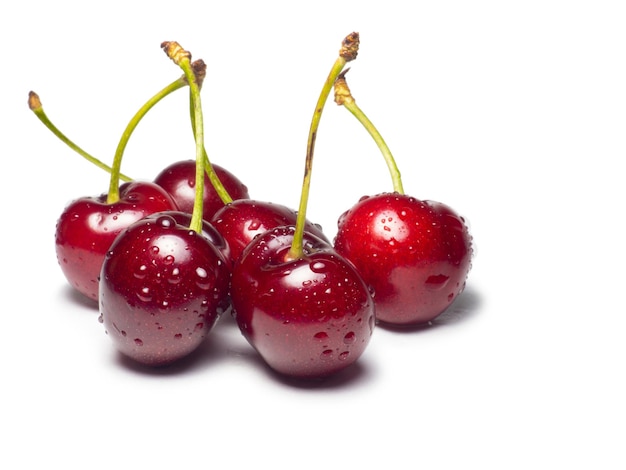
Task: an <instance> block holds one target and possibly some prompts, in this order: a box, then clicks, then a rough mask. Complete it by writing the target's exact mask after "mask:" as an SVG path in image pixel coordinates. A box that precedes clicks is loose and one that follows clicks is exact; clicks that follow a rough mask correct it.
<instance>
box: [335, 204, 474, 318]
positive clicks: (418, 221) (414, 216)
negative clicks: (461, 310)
mask: <svg viewBox="0 0 626 470" xmlns="http://www.w3.org/2000/svg"><path fill="white" fill-rule="evenodd" d="M334 243H335V249H336V250H337V251H338V252H339V253H340V254H342V255H343V256H345V257H346V258H347V259H349V260H350V261H351V262H352V263H353V264H354V265H355V266H356V268H357V270H358V271H359V273H361V276H363V279H364V280H365V282H367V283H368V284H369V285H370V286H371V287H372V288H373V290H374V294H375V301H376V317H377V319H378V320H379V321H380V322H383V323H388V324H393V325H416V324H422V323H426V322H429V321H431V320H433V319H434V318H435V317H437V316H438V315H439V314H441V313H442V312H443V311H444V310H446V309H447V308H448V306H450V304H451V303H452V301H453V300H454V299H455V298H456V297H457V296H458V295H459V294H460V293H461V292H462V291H463V288H464V286H465V281H466V278H467V275H468V273H469V270H470V265H471V256H472V239H471V237H470V234H469V232H468V229H467V226H466V224H465V221H464V220H463V218H462V217H460V216H459V215H457V214H456V213H455V212H454V211H453V210H452V209H450V208H449V207H448V206H446V205H444V204H441V203H438V202H433V201H420V200H417V199H415V198H413V197H410V196H407V195H400V194H397V193H383V194H379V195H376V196H372V197H365V198H363V199H361V201H359V202H358V203H357V204H356V205H355V206H354V207H352V208H351V209H350V210H349V211H347V212H346V213H344V214H343V215H342V216H341V218H340V219H339V223H338V232H337V235H336V237H335V242H334Z"/></svg>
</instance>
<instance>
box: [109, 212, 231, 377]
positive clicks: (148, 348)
mask: <svg viewBox="0 0 626 470" xmlns="http://www.w3.org/2000/svg"><path fill="white" fill-rule="evenodd" d="M180 214H181V215H180V217H183V216H184V215H185V214H184V213H180ZM229 275H230V271H229V268H228V266H227V264H226V262H225V260H224V257H223V256H222V254H221V253H220V251H219V250H218V249H217V248H216V247H215V246H214V244H213V243H211V242H210V241H209V239H207V238H206V237H204V236H202V235H200V234H198V233H197V232H196V231H194V230H190V229H189V227H188V226H187V225H182V224H180V223H178V222H177V217H176V216H175V215H172V214H171V213H164V214H163V213H162V214H154V215H152V216H150V217H147V218H144V219H143V220H140V221H138V222H135V223H134V224H132V225H131V226H130V227H128V228H127V229H126V230H125V231H124V232H123V233H122V234H121V235H120V236H119V237H118V238H116V240H115V242H114V243H113V244H112V245H111V247H110V250H109V252H108V254H107V256H106V259H105V261H104V264H103V265H102V275H101V280H100V312H101V321H102V322H103V324H104V326H105V329H106V332H107V334H108V335H109V337H110V338H111V339H112V341H113V343H114V344H115V346H116V347H117V349H118V350H119V351H120V352H121V353H123V354H124V355H126V356H128V357H130V358H131V359H133V360H135V361H136V362H138V363H142V364H145V365H150V366H163V365H167V364H171V363H172V362H174V361H177V360H178V359H181V358H183V357H185V356H187V355H189V354H190V353H191V352H193V351H194V350H196V349H197V348H198V346H199V345H200V344H201V343H202V342H203V341H204V339H205V337H206V336H207V334H208V333H209V332H210V330H211V328H212V327H213V326H214V325H215V323H216V321H217V320H218V318H219V316H220V314H221V313H222V312H223V311H224V310H226V309H227V308H228V286H229Z"/></svg>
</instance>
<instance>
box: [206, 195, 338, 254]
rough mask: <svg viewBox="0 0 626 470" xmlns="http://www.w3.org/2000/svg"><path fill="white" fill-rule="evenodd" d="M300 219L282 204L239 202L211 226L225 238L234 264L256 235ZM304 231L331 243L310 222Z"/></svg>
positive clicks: (217, 215) (225, 209)
mask: <svg viewBox="0 0 626 470" xmlns="http://www.w3.org/2000/svg"><path fill="white" fill-rule="evenodd" d="M297 217H298V214H297V212H296V211H295V210H293V209H291V208H289V207H287V206H284V205H281V204H274V203H271V202H263V201H255V200H252V199H239V200H237V201H233V202H232V203H230V204H227V205H226V206H224V207H222V208H221V209H220V210H218V211H217V212H216V213H215V214H214V216H213V217H212V219H211V223H212V224H213V225H214V226H215V228H216V230H217V231H218V232H220V234H221V235H222V236H223V237H224V238H225V239H226V241H227V243H228V246H229V247H230V251H231V259H232V262H233V263H234V262H235V261H236V260H237V259H238V258H239V257H240V256H241V253H242V252H243V250H244V249H245V248H246V246H248V244H249V243H250V242H251V241H252V240H253V239H254V238H255V237H256V236H258V235H260V234H262V233H263V232H266V231H267V230H270V229H273V228H275V227H279V226H282V225H294V224H295V223H296V219H297ZM305 230H306V231H308V232H310V233H312V234H314V235H315V236H317V237H319V238H321V239H322V240H324V241H326V242H327V243H328V244H330V243H331V242H330V240H328V238H327V237H326V235H325V234H324V232H323V231H322V228H321V227H320V226H319V225H315V224H313V223H312V222H310V221H307V222H306V223H305Z"/></svg>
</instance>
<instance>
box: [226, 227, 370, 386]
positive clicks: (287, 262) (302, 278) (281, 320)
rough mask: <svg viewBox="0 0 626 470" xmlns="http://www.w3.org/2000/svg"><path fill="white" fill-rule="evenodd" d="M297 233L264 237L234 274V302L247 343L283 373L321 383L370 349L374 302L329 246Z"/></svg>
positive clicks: (284, 230)
mask: <svg viewBox="0 0 626 470" xmlns="http://www.w3.org/2000/svg"><path fill="white" fill-rule="evenodd" d="M294 235H295V228H294V227H293V226H291V227H277V228H275V229H273V230H270V231H268V232H265V233H263V234H262V235H259V237H258V238H256V239H255V240H254V242H252V243H251V244H250V246H249V247H248V248H246V251H245V252H244V255H243V256H242V258H241V259H240V260H239V261H238V263H237V264H236V265H235V268H234V269H233V276H232V287H231V296H232V299H233V309H234V311H235V318H236V321H237V324H238V325H239V328H240V329H241V331H242V333H243V335H244V337H245V338H246V339H247V340H248V341H249V342H250V344H251V345H252V346H253V347H254V348H255V349H256V351H258V353H259V354H260V355H261V357H262V358H263V359H264V360H265V362H266V363H267V364H268V365H269V366H270V367H271V368H272V369H273V370H275V371H277V372H279V373H280V374H283V375H286V376H291V377H297V378H321V377H325V376H328V375H330V374H334V373H335V372H338V371H340V370H342V369H344V368H345V367H347V366H348V365H350V364H352V363H353V362H354V361H356V359H357V358H358V357H359V356H361V354H362V353H363V352H364V350H365V348H366V346H367V345H368V343H369V340H370V337H371V335H372V331H373V328H374V318H375V316H374V303H373V301H372V298H371V296H370V293H369V290H368V288H367V286H366V285H365V283H364V282H363V279H362V278H361V276H360V275H359V273H358V272H357V271H356V269H355V268H354V266H352V264H350V263H348V262H346V261H345V259H344V258H342V257H341V256H340V255H338V254H337V253H336V252H335V250H334V249H333V248H332V246H331V245H329V244H328V243H327V242H326V241H325V240H322V239H320V238H318V237H316V236H314V235H312V234H310V233H307V232H304V234H303V236H304V244H303V253H302V254H301V255H299V256H298V257H295V258H294V257H292V256H291V255H290V249H291V246H292V243H293V239H294Z"/></svg>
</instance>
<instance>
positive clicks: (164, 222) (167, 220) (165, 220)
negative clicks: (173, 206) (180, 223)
mask: <svg viewBox="0 0 626 470" xmlns="http://www.w3.org/2000/svg"><path fill="white" fill-rule="evenodd" d="M156 223H157V225H159V226H160V227H162V228H171V227H174V226H175V225H176V221H175V220H174V219H173V218H172V217H170V216H169V215H164V216H161V217H159V218H158V219H157V221H156Z"/></svg>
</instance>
